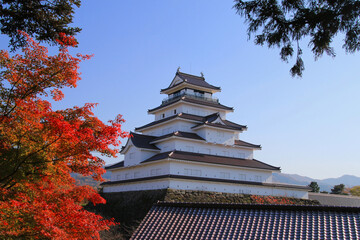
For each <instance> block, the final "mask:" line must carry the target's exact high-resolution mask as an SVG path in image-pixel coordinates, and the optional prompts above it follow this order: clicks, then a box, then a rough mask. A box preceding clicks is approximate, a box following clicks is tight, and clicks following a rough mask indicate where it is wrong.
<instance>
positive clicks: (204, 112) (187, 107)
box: [155, 102, 226, 121]
mask: <svg viewBox="0 0 360 240" xmlns="http://www.w3.org/2000/svg"><path fill="white" fill-rule="evenodd" d="M217 112H219V114H220V117H221V118H222V119H226V111H225V110H221V109H217V108H208V107H205V106H202V107H199V106H195V105H191V104H189V103H186V102H184V103H181V104H174V105H171V106H169V107H168V108H164V109H162V110H160V111H159V112H157V113H156V114H155V121H157V120H160V119H163V118H167V117H170V116H173V115H175V114H179V113H188V114H193V115H198V116H203V117H205V116H208V115H210V114H213V113H217Z"/></svg>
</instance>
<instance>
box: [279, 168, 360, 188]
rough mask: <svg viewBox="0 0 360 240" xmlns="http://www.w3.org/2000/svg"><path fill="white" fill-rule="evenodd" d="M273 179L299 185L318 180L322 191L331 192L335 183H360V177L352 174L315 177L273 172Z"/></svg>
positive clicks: (354, 184)
mask: <svg viewBox="0 0 360 240" xmlns="http://www.w3.org/2000/svg"><path fill="white" fill-rule="evenodd" d="M273 181H274V182H280V183H288V184H297V185H309V184H310V182H317V183H318V185H319V187H320V191H327V192H330V191H331V189H332V188H333V187H334V185H338V184H344V185H345V186H346V187H349V188H350V187H353V186H359V185H360V177H356V176H352V175H344V176H342V177H338V178H326V179H322V180H320V179H314V178H310V177H305V176H300V175H298V174H287V173H273Z"/></svg>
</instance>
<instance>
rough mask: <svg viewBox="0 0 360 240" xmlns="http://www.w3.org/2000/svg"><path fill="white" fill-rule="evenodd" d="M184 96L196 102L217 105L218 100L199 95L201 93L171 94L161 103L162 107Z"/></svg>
mask: <svg viewBox="0 0 360 240" xmlns="http://www.w3.org/2000/svg"><path fill="white" fill-rule="evenodd" d="M184 96H186V97H187V98H192V99H196V100H202V101H207V102H213V103H219V99H217V98H214V97H205V94H201V93H197V92H195V93H189V92H179V93H174V94H171V95H170V96H169V97H167V98H165V99H164V100H163V101H162V105H163V104H166V103H169V102H173V101H176V100H178V99H179V98H181V97H184Z"/></svg>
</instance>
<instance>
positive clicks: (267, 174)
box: [170, 161, 272, 183]
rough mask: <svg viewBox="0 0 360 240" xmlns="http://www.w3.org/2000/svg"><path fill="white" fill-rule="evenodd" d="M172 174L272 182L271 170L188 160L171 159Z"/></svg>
mask: <svg viewBox="0 0 360 240" xmlns="http://www.w3.org/2000/svg"><path fill="white" fill-rule="evenodd" d="M170 174H174V175H185V176H196V177H205V178H215V179H229V180H240V181H251V182H267V183H271V182H272V173H271V171H266V170H257V169H245V168H239V167H234V166H226V165H221V166H220V165H210V164H201V163H196V162H188V161H186V162H185V161H171V163H170Z"/></svg>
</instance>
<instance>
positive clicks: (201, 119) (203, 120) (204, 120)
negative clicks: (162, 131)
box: [135, 113, 247, 131]
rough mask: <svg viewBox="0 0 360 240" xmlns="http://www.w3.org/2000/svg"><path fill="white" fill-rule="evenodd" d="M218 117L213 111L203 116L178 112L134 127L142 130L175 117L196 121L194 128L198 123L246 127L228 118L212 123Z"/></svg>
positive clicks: (241, 128)
mask: <svg viewBox="0 0 360 240" xmlns="http://www.w3.org/2000/svg"><path fill="white" fill-rule="evenodd" d="M219 117H220V115H219V114H218V113H214V114H211V115H208V116H205V117H202V116H198V115H193V114H188V113H179V114H176V115H172V116H170V117H167V118H163V119H160V120H157V121H153V122H151V123H148V124H146V125H144V126H141V127H137V128H135V131H140V130H143V129H145V128H148V127H151V126H155V125H158V124H160V123H164V122H167V121H169V120H172V119H175V118H182V119H187V120H192V121H194V122H195V123H197V125H196V126H194V128H195V127H197V126H200V125H209V126H213V127H219V128H226V129H231V130H236V131H244V130H246V129H247V127H246V126H245V125H240V124H236V123H233V122H231V121H228V120H222V122H223V123H224V124H216V123H212V122H213V121H215V120H216V119H217V118H219Z"/></svg>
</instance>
